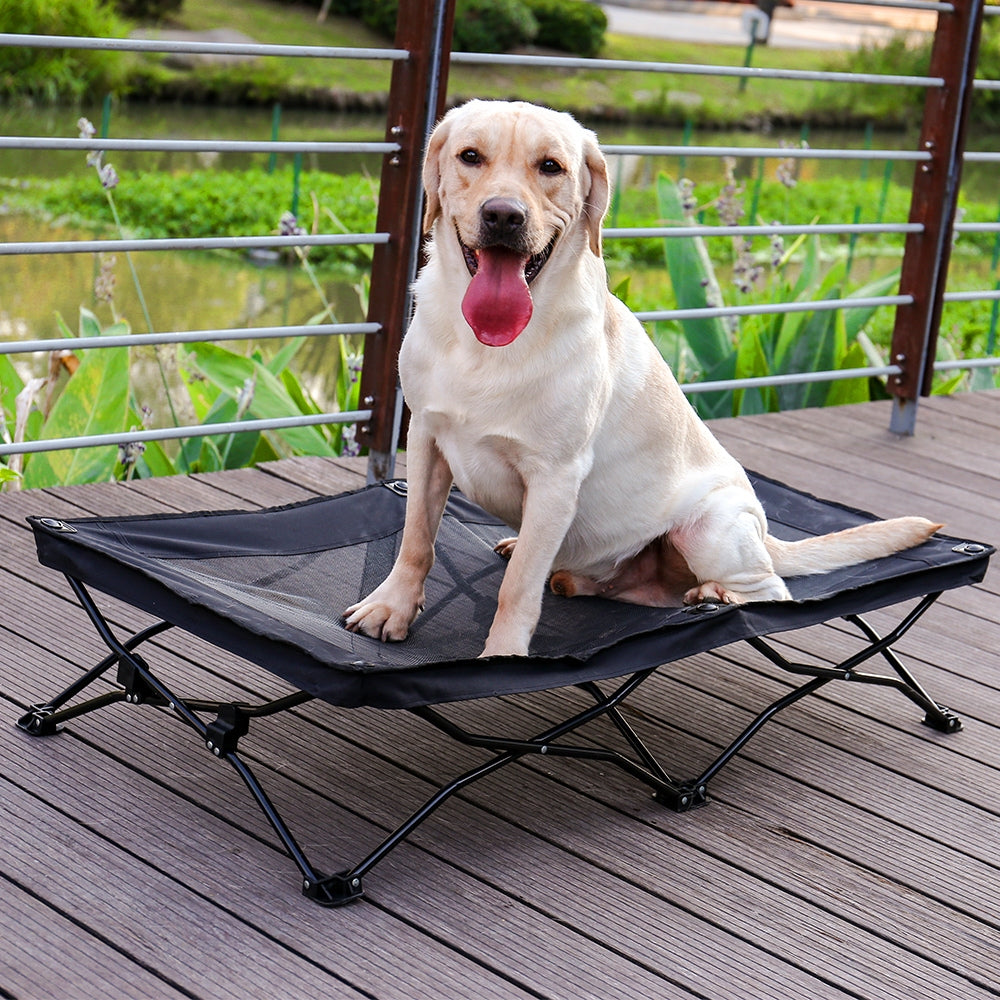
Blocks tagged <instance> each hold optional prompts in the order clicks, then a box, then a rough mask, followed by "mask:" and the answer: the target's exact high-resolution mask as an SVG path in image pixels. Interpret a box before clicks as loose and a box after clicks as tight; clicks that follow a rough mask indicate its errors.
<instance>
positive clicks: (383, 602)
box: [344, 580, 424, 642]
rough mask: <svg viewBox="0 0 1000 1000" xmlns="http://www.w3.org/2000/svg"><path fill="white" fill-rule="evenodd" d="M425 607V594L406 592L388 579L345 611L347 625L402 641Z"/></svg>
mask: <svg viewBox="0 0 1000 1000" xmlns="http://www.w3.org/2000/svg"><path fill="white" fill-rule="evenodd" d="M423 609H424V595H423V593H422V592H421V593H420V594H419V595H413V594H411V595H406V594H404V593H401V592H400V591H399V590H398V589H397V588H396V587H394V586H391V585H389V581H388V580H386V581H385V583H383V584H382V585H381V586H379V587H376V588H375V590H373V591H372V592H371V594H369V595H368V597H366V598H365V599H364V600H362V601H358V603H357V604H352V605H351V606H350V607H349V608H348V609H347V610H346V611H345V612H344V627H345V628H347V629H348V631H350V632H361V633H363V634H364V635H367V636H370V637H371V638H372V639H381V640H382V642H401V641H402V640H403V639H405V638H406V636H407V634H408V633H409V631H410V626H411V625H412V624H413V620H414V619H415V618H416V617H417V615H419V614H420V612H421V611H423Z"/></svg>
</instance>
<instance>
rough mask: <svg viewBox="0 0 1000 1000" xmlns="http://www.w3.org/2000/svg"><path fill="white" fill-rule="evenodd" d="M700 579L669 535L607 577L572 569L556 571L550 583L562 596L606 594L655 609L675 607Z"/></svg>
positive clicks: (643, 550) (658, 539) (554, 590)
mask: <svg viewBox="0 0 1000 1000" xmlns="http://www.w3.org/2000/svg"><path fill="white" fill-rule="evenodd" d="M697 582H698V581H697V580H696V579H695V577H694V575H693V574H692V573H691V570H690V568H689V567H688V565H687V562H686V561H685V560H684V557H683V556H682V555H681V554H680V552H679V551H678V550H677V547H676V546H675V545H674V544H673V543H672V542H671V540H670V538H669V536H667V535H662V536H661V537H659V538H655V539H653V541H651V542H650V543H649V544H648V545H647V546H646V547H645V548H644V549H642V551H640V552H638V553H636V554H635V555H634V556H631V557H630V558H628V559H625V560H623V561H622V562H621V563H619V564H618V565H617V566H616V567H615V570H614V573H613V574H612V575H611V576H610V577H608V578H606V579H603V580H598V579H596V578H594V577H591V576H586V575H583V574H580V573H571V572H569V571H568V570H559V571H558V572H556V573H553V574H552V578H551V580H549V586H550V587H551V589H552V591H553V593H556V594H559V595H560V596H562V597H585V596H592V597H603V598H606V599H608V600H612V601H623V602H625V603H627V604H643V605H645V606H646V607H651V608H671V607H677V606H679V605H680V604H681V603H682V599H683V595H684V594H685V592H686V591H687V590H689V589H690V588H691V587H692V586H694V585H695V584H696V583H697Z"/></svg>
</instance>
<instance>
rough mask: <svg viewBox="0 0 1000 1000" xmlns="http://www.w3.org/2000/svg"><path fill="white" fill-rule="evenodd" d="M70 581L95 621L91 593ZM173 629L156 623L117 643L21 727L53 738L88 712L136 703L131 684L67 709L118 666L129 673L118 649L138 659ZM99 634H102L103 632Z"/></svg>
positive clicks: (31, 709) (31, 707) (23, 718)
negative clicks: (149, 641)
mask: <svg viewBox="0 0 1000 1000" xmlns="http://www.w3.org/2000/svg"><path fill="white" fill-rule="evenodd" d="M67 579H68V580H69V583H70V586H71V587H72V588H73V590H74V592H75V593H76V595H77V597H78V598H79V599H80V602H81V605H82V606H83V609H84V611H86V612H87V614H88V615H89V616H90V618H91V620H92V621H94V618H93V614H91V609H92V608H93V610H94V611H96V608H94V605H93V602H92V601H91V599H90V595H89V594H87V592H86V591H85V590H84V589H83V586H82V585H81V584H79V583H78V582H77V581H76V580H74V579H73V578H72V577H67ZM84 598H85V600H84ZM94 623H95V625H96V624H97V622H96V621H95V622H94ZM171 627H172V626H171V625H170V624H169V623H168V622H156V623H155V624H153V625H150V626H149V627H148V628H145V629H143V630H142V631H140V632H136V634H135V635H133V636H132V637H131V638H129V639H126V640H125V641H124V642H122V643H118V641H117V640H115V645H114V646H112V647H111V649H112V652H110V653H109V654H108V655H107V656H106V657H104V659H103V660H101V661H100V663H98V664H97V665H96V666H94V667H92V668H91V669H90V670H88V671H87V672H86V673H85V674H84V675H83V676H82V677H79V678H78V679H77V680H75V681H74V682H73V683H72V684H70V685H69V687H67V688H66V689H65V690H64V691H61V692H60V693H59V694H57V695H56V696H55V697H54V698H51V699H50V700H49V701H47V702H45V703H44V704H41V705H29V706H28V711H27V712H26V713H25V714H24V715H22V716H21V718H20V719H18V720H17V727H18V728H19V729H22V730H23V731H24V732H26V733H28V734H29V735H30V736H51V735H53V734H54V733H56V732H58V729H59V726H60V725H61V724H62V723H64V722H67V721H69V720H70V719H75V718H77V717H79V716H81V715H85V714H86V713H88V712H93V711H95V710H96V709H99V708H103V707H104V706H105V705H113V704H115V703H116V702H119V701H125V700H133V698H134V697H135V695H136V693H137V692H136V691H134V690H133V689H131V688H130V687H129V685H128V684H125V685H124V687H125V690H124V691H109V692H107V693H106V694H102V695H98V696H97V697H96V698H91V699H90V700H89V701H85V702H81V703H80V704H79V705H74V706H72V707H70V708H63V706H64V705H65V704H66V703H67V702H69V701H71V700H72V699H73V698H75V697H76V696H77V695H78V694H80V692H81V691H84V690H85V689H86V688H87V687H89V686H90V685H91V684H93V683H94V681H96V680H97V679H98V678H99V677H101V676H102V675H103V674H105V673H106V672H107V671H108V669H109V668H110V667H113V666H114V665H115V664H116V663H117V664H118V665H119V672H121V670H122V669H125V670H126V671H127V670H128V669H129V668H127V667H123V662H124V661H123V658H122V655H121V653H120V652H118V651H117V649H116V647H120V649H121V650H124V651H125V652H126V653H127V654H131V655H134V652H133V651H134V650H135V649H136V648H137V647H138V646H140V645H141V644H142V643H144V642H146V640H147V639H151V638H153V636H156V635H159V634H160V633H161V632H165V631H166V630H167V629H169V628H171ZM104 628H105V629H107V626H106V625H105V626H104ZM98 631H100V629H99V630H98ZM102 638H103V636H102ZM106 644H107V643H106ZM119 679H121V678H119Z"/></svg>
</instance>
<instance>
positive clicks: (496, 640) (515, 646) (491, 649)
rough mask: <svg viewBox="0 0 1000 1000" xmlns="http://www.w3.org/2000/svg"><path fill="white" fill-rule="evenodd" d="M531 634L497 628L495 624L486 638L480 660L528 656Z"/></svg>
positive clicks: (514, 629)
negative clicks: (489, 657)
mask: <svg viewBox="0 0 1000 1000" xmlns="http://www.w3.org/2000/svg"><path fill="white" fill-rule="evenodd" d="M530 641H531V634H530V633H525V632H523V631H522V630H521V629H516V628H497V626H496V625H495V624H494V626H493V628H491V629H490V634H489V635H488V636H487V637H486V645H485V646H483V651H482V653H480V654H479V655H480V658H485V657H487V656H527V655H528V643H529V642H530Z"/></svg>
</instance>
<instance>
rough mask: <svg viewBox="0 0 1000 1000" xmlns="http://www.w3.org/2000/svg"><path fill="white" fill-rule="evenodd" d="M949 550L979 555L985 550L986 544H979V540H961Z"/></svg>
mask: <svg viewBox="0 0 1000 1000" xmlns="http://www.w3.org/2000/svg"><path fill="white" fill-rule="evenodd" d="M951 551H952V552H959V553H961V554H962V555H966V556H981V555H982V554H983V553H984V552H985V551H986V546H985V545H980V543H979V542H961V543H960V544H959V545H956V546H954V547H953V548H952V550H951Z"/></svg>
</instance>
